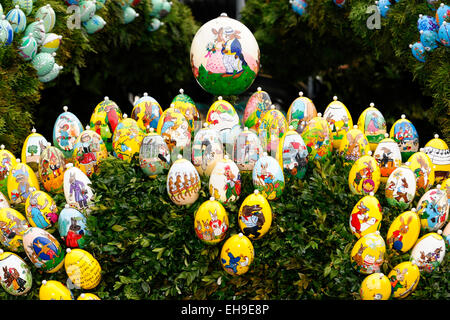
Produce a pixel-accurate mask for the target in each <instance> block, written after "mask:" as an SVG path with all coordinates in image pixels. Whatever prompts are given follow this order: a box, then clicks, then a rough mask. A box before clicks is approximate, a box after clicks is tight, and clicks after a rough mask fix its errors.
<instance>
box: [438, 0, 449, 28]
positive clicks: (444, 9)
mask: <svg viewBox="0 0 450 320" xmlns="http://www.w3.org/2000/svg"><path fill="white" fill-rule="evenodd" d="M449 17H450V6H448V5H446V4H444V3H441V4H440V5H439V8H438V9H437V10H436V22H437V24H438V25H439V26H441V25H442V23H443V22H444V21H445V20H446V19H448V18H449Z"/></svg>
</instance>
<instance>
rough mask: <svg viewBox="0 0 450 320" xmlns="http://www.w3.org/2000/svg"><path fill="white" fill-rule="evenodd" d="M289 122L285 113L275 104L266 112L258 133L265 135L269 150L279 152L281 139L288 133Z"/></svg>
mask: <svg viewBox="0 0 450 320" xmlns="http://www.w3.org/2000/svg"><path fill="white" fill-rule="evenodd" d="M287 130H288V123H287V121H286V118H285V116H284V115H283V113H282V112H281V111H280V110H278V109H276V108H275V106H274V105H272V106H271V107H270V109H269V110H268V111H267V112H266V113H265V114H264V117H263V118H262V120H261V123H260V125H259V128H258V135H259V136H260V137H264V139H265V142H264V145H266V150H267V152H269V153H270V152H273V153H274V154H275V153H276V152H277V149H278V144H279V143H280V139H281V138H282V137H283V136H284V135H285V134H286V132H287Z"/></svg>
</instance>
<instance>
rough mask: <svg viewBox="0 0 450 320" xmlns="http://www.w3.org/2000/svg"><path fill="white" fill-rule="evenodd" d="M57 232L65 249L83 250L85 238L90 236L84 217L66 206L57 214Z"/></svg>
mask: <svg viewBox="0 0 450 320" xmlns="http://www.w3.org/2000/svg"><path fill="white" fill-rule="evenodd" d="M58 232H59V235H60V237H61V239H62V240H63V241H64V244H65V245H66V247H67V248H83V247H84V246H85V242H86V239H85V236H86V235H89V234H90V232H89V230H88V228H87V224H86V217H85V216H84V215H83V214H82V213H81V212H80V211H78V210H77V209H75V208H71V207H70V206H69V205H68V204H66V206H65V207H64V209H62V210H61V212H60V213H59V218H58Z"/></svg>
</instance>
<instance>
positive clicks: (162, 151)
mask: <svg viewBox="0 0 450 320" xmlns="http://www.w3.org/2000/svg"><path fill="white" fill-rule="evenodd" d="M139 165H140V167H141V169H142V171H143V172H144V173H145V174H146V175H147V176H148V177H150V178H155V177H156V176H157V175H159V174H162V173H163V172H165V171H166V170H169V168H170V151H169V147H168V146H167V144H166V142H165V141H164V139H163V138H162V137H161V136H160V135H159V134H157V133H156V132H154V129H153V128H150V133H148V134H147V135H146V136H144V138H143V139H142V143H141V148H140V149H139Z"/></svg>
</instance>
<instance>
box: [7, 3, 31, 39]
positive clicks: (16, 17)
mask: <svg viewBox="0 0 450 320" xmlns="http://www.w3.org/2000/svg"><path fill="white" fill-rule="evenodd" d="M6 20H8V21H9V23H10V24H11V27H12V28H13V30H14V32H15V33H21V32H24V31H25V28H26V26H27V17H26V16H25V13H24V12H23V11H22V10H21V9H20V7H19V6H18V5H16V7H15V8H14V9H12V10H10V11H9V12H8V13H7V14H6Z"/></svg>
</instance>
